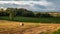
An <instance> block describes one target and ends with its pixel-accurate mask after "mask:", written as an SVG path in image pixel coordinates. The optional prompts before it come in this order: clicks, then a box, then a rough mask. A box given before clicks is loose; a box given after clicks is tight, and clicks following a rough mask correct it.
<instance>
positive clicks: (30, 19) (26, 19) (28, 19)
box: [0, 16, 60, 23]
mask: <svg viewBox="0 0 60 34" xmlns="http://www.w3.org/2000/svg"><path fill="white" fill-rule="evenodd" d="M0 20H9V17H7V16H2V17H0ZM13 21H20V22H35V23H37V22H38V23H40V22H42V23H60V18H53V17H51V18H33V17H14V20H13Z"/></svg>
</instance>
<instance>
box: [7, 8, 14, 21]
mask: <svg viewBox="0 0 60 34" xmlns="http://www.w3.org/2000/svg"><path fill="white" fill-rule="evenodd" d="M6 12H7V13H9V19H10V20H13V19H14V16H15V9H14V8H7V9H6Z"/></svg>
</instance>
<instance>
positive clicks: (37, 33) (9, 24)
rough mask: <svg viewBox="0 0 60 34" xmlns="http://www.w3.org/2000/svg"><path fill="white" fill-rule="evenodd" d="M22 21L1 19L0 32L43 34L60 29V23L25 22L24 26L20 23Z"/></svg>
mask: <svg viewBox="0 0 60 34" xmlns="http://www.w3.org/2000/svg"><path fill="white" fill-rule="evenodd" d="M20 23H22V22H13V21H6V20H0V34H42V33H43V32H48V34H52V32H53V31H56V30H58V29H60V24H44V23H43V24H42V23H25V22H23V23H24V26H20V25H19V24H20Z"/></svg>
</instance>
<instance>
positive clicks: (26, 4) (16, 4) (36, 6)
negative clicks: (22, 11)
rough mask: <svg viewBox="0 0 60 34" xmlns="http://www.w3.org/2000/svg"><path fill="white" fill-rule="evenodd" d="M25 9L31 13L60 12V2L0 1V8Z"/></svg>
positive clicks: (31, 0) (54, 0)
mask: <svg viewBox="0 0 60 34" xmlns="http://www.w3.org/2000/svg"><path fill="white" fill-rule="evenodd" d="M8 7H9V8H26V9H28V10H32V11H58V12H59V11H60V0H0V8H8Z"/></svg>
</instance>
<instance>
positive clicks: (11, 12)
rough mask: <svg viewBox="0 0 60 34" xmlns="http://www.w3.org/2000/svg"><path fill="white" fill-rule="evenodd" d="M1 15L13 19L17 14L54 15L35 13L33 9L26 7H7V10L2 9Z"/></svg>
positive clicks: (30, 15)
mask: <svg viewBox="0 0 60 34" xmlns="http://www.w3.org/2000/svg"><path fill="white" fill-rule="evenodd" d="M0 16H9V18H10V19H13V18H14V17H15V16H23V17H36V18H37V17H52V16H51V15H50V14H41V13H40V12H39V13H36V14H35V13H34V12H33V11H30V10H27V9H24V8H7V9H6V10H4V9H0Z"/></svg>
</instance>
